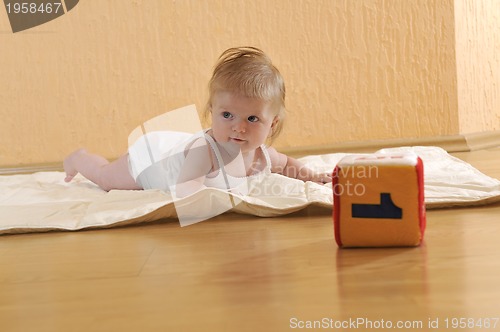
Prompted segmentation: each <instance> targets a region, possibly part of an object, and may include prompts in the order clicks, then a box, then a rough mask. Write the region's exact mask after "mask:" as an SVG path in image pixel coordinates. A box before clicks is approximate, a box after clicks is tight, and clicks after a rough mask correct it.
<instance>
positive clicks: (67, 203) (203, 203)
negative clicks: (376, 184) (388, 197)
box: [0, 147, 500, 234]
mask: <svg viewBox="0 0 500 332" xmlns="http://www.w3.org/2000/svg"><path fill="white" fill-rule="evenodd" d="M407 150H412V151H414V152H415V153H417V154H418V155H419V156H420V157H421V158H422V160H423V162H424V182H425V203H426V207H427V208H435V207H448V206H455V205H460V206H468V205H478V204H486V203H491V202H496V201H500V181H498V180H496V179H493V178H491V177H488V176H486V175H484V174H483V173H481V172H479V171H478V170H477V169H475V168H474V167H472V166H471V165H469V164H468V163H466V162H464V161H462V160H460V159H458V158H455V157H452V156H450V155H449V154H448V153H446V151H444V150H442V149H440V148H436V147H412V148H409V147H405V148H397V149H385V150H381V151H382V152H384V151H385V152H387V151H388V152H397V151H407ZM345 155H346V154H345V153H336V154H326V155H317V156H308V157H304V158H301V160H302V161H303V162H305V163H306V164H307V165H308V166H310V167H312V168H315V169H318V170H324V171H329V172H331V171H333V169H334V167H335V165H336V163H337V162H338V161H339V160H340V159H341V158H342V157H343V156H345ZM227 195H228V194H227V193H226V192H224V191H221V190H218V189H213V188H208V189H204V190H202V191H199V192H198V193H196V194H194V195H192V196H189V197H186V198H184V199H182V200H180V201H179V202H176V204H182V205H185V206H192V207H193V209H195V210H196V209H198V210H199V211H203V210H206V209H211V208H212V207H213V206H214V205H217V204H218V202H219V201H223V200H227V197H228V196H227ZM235 202H236V204H235V207H234V208H232V210H231V211H233V212H238V213H244V214H250V215H255V216H262V217H272V216H279V215H284V214H289V213H292V212H294V211H298V210H300V209H303V208H305V207H307V206H309V205H316V206H320V207H324V208H325V214H328V213H331V209H332V204H333V195H332V189H331V185H330V184H328V185H324V186H323V185H319V184H316V183H312V182H306V183H304V182H302V181H299V180H295V179H290V178H287V177H284V176H281V175H277V174H271V175H270V176H268V177H267V178H266V179H265V181H262V182H259V183H253V184H251V191H250V194H249V195H247V196H244V197H237V196H235ZM176 217H177V214H176V209H175V205H174V203H173V200H172V197H171V196H170V194H168V193H165V192H162V191H160V190H145V191H124V190H112V191H110V192H105V191H102V190H101V189H99V188H98V187H97V186H95V185H94V184H92V183H91V182H89V181H87V180H86V179H84V178H82V177H80V176H77V177H76V178H75V180H74V181H73V182H71V183H65V182H64V173H62V172H40V173H34V174H29V175H8V176H0V234H1V233H27V232H40V231H48V230H80V229H85V228H95V227H114V226H118V225H125V224H134V223H144V222H151V221H155V220H160V219H165V218H176Z"/></svg>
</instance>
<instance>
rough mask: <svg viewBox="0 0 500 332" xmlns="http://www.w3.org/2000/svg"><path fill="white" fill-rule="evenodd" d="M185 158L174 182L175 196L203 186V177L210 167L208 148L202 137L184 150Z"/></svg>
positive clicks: (190, 192) (184, 194)
mask: <svg viewBox="0 0 500 332" xmlns="http://www.w3.org/2000/svg"><path fill="white" fill-rule="evenodd" d="M185 153H186V158H185V160H184V164H183V166H182V170H181V172H180V174H179V178H178V180H177V184H176V196H177V197H180V198H182V197H185V196H188V195H191V194H193V193H195V192H196V191H198V190H200V189H202V188H204V187H205V185H204V182H205V177H206V175H207V174H208V173H209V172H210V170H211V169H212V156H211V153H210V148H209V147H208V146H207V142H206V141H205V140H204V139H198V140H196V141H195V142H194V143H193V144H192V145H191V146H190V147H189V148H188V150H187V151H186V152H185Z"/></svg>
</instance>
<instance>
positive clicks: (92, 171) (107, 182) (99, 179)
mask: <svg viewBox="0 0 500 332" xmlns="http://www.w3.org/2000/svg"><path fill="white" fill-rule="evenodd" d="M63 165H64V171H65V172H66V178H65V179H64V181H66V182H69V181H71V180H72V179H73V178H74V177H75V175H76V174H78V173H81V174H82V175H83V176H84V177H86V178H87V179H89V180H90V181H92V182H94V183H95V184H97V185H98V186H99V187H101V188H102V189H104V190H106V191H109V190H111V189H129V190H136V189H142V188H141V187H139V186H138V185H137V183H136V182H135V181H134V179H133V178H132V176H131V175H130V172H129V170H128V154H125V155H123V156H121V157H120V158H118V159H117V160H115V161H113V162H111V163H110V162H108V161H107V160H106V159H104V158H103V157H101V156H98V155H94V154H90V153H88V152H87V151H86V150H85V149H80V150H77V151H75V152H73V153H72V154H70V155H69V156H68V157H67V158H66V159H65V160H64V164H63Z"/></svg>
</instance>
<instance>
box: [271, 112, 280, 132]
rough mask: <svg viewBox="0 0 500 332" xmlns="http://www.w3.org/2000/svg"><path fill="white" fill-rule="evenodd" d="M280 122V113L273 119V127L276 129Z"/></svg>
mask: <svg viewBox="0 0 500 332" xmlns="http://www.w3.org/2000/svg"><path fill="white" fill-rule="evenodd" d="M278 122H280V117H279V116H278V115H275V116H274V119H273V123H272V124H271V128H272V129H274V127H276V125H277V124H278Z"/></svg>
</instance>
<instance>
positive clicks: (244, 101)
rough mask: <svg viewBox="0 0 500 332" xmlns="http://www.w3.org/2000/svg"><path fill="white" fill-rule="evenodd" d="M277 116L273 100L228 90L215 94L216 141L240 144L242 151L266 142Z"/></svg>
mask: <svg viewBox="0 0 500 332" xmlns="http://www.w3.org/2000/svg"><path fill="white" fill-rule="evenodd" d="M277 119H278V117H277V116H276V111H275V110H273V108H272V104H271V103H270V102H266V101H263V100H260V99H255V98H248V97H244V96H240V95H236V94H233V93H230V92H225V91H221V92H217V93H215V95H214V96H213V99H212V132H213V136H214V138H215V140H216V141H218V142H220V143H225V142H231V143H234V144H237V145H239V146H240V149H241V151H242V152H243V153H246V152H250V151H252V150H255V149H257V148H258V147H259V146H260V145H261V144H263V143H264V142H265V141H266V139H267V137H268V136H269V134H270V133H271V128H272V126H273V125H274V124H275V123H276V122H277V121H278V120H277Z"/></svg>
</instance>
